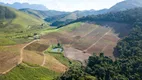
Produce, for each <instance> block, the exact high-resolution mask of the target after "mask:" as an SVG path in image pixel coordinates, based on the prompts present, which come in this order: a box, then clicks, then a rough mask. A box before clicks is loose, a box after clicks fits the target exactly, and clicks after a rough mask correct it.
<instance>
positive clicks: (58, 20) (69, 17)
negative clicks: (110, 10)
mask: <svg viewBox="0 0 142 80" xmlns="http://www.w3.org/2000/svg"><path fill="white" fill-rule="evenodd" d="M104 13H107V9H102V10H98V11H97V10H84V11H74V12H70V13H66V14H63V15H58V16H52V17H48V18H46V19H45V21H47V22H51V23H52V24H51V26H59V25H60V24H63V23H67V22H70V21H73V20H76V19H78V18H81V17H83V16H88V15H98V14H104Z"/></svg>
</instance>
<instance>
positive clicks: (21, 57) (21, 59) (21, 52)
mask: <svg viewBox="0 0 142 80" xmlns="http://www.w3.org/2000/svg"><path fill="white" fill-rule="evenodd" d="M36 41H37V40H34V41H32V42H30V43H28V44H26V45H25V46H23V47H22V49H21V50H20V60H19V61H18V63H17V65H19V64H21V63H22V61H23V50H24V48H25V47H27V46H28V45H30V44H32V43H33V42H36ZM17 65H15V66H13V67H12V68H10V69H8V70H6V71H4V72H2V73H0V74H6V73H8V72H9V71H11V70H12V69H13V68H15V67H16V66H17Z"/></svg>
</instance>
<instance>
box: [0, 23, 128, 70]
mask: <svg viewBox="0 0 142 80" xmlns="http://www.w3.org/2000/svg"><path fill="white" fill-rule="evenodd" d="M119 26H121V27H119ZM128 27H129V25H127V24H120V23H119V24H118V23H113V22H101V23H81V22H79V23H73V24H70V25H67V26H65V27H62V28H59V29H56V30H55V29H53V30H50V31H49V32H48V30H47V31H44V32H45V33H46V32H47V33H48V34H46V35H42V36H41V37H40V39H38V40H34V41H32V42H30V43H26V44H19V45H11V46H1V47H0V49H2V50H1V52H0V54H1V56H0V58H1V59H0V60H1V62H2V63H0V68H1V70H0V72H5V71H7V70H8V69H11V68H12V67H13V66H16V65H17V64H19V63H21V62H24V63H27V64H34V65H39V66H42V67H45V68H48V69H49V70H52V71H56V72H58V73H62V72H65V71H66V70H67V69H68V67H69V66H71V64H72V63H73V64H74V60H77V61H79V62H82V63H83V64H85V63H86V60H87V59H88V57H89V56H91V55H92V54H93V53H96V55H99V53H101V52H103V53H104V55H106V56H109V57H111V58H113V59H115V58H114V56H113V51H114V47H115V46H116V44H117V42H118V41H119V40H120V39H121V38H123V37H125V35H128V33H126V31H127V32H129V28H128ZM120 28H121V29H120ZM122 35H124V36H122ZM4 41H5V40H4ZM10 43H11V44H12V42H10ZM57 43H61V44H62V45H63V47H64V51H63V53H62V54H53V53H48V52H46V50H47V49H48V47H49V46H51V45H54V44H57ZM5 53H7V54H5ZM7 55H8V56H7ZM67 58H68V59H67ZM11 61H12V63H11ZM32 68H36V67H32Z"/></svg>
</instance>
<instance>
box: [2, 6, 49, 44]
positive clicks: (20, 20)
mask: <svg viewBox="0 0 142 80" xmlns="http://www.w3.org/2000/svg"><path fill="white" fill-rule="evenodd" d="M3 7H4V6H0V8H3ZM6 8H7V9H8V10H9V14H10V13H14V14H15V15H16V17H14V18H11V19H9V18H8V19H7V18H5V19H1V18H0V23H1V25H0V45H11V44H16V43H23V42H25V41H30V40H29V39H28V38H29V37H28V36H33V34H34V33H41V32H42V30H44V29H46V28H48V27H49V26H48V25H47V24H44V25H41V24H43V23H44V21H43V20H42V19H40V18H37V17H35V16H32V15H28V14H26V13H23V12H21V11H18V10H15V9H13V8H9V7H6Z"/></svg>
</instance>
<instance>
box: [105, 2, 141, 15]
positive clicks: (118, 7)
mask: <svg viewBox="0 0 142 80" xmlns="http://www.w3.org/2000/svg"><path fill="white" fill-rule="evenodd" d="M136 7H142V0H125V1H122V2H119V3H117V4H116V5H114V6H112V7H111V8H110V9H109V10H108V12H112V11H113V12H114V11H124V10H127V9H132V8H136Z"/></svg>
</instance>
